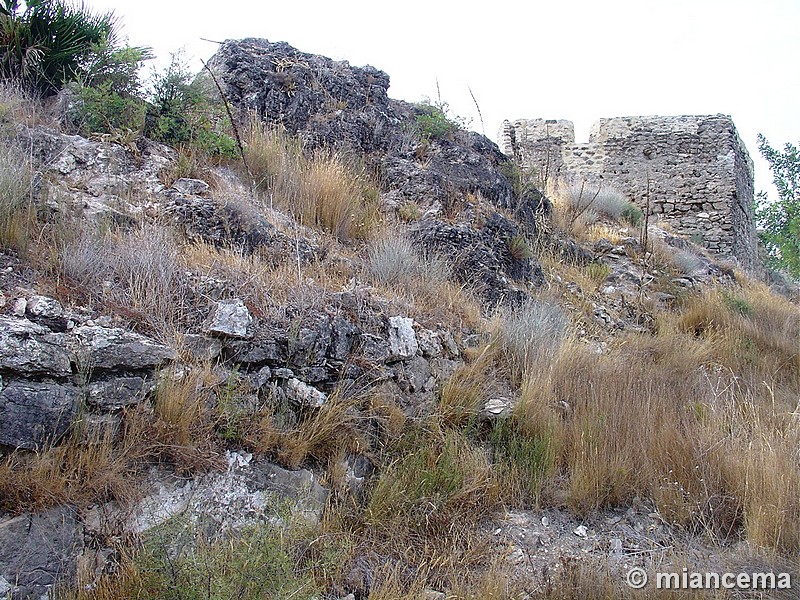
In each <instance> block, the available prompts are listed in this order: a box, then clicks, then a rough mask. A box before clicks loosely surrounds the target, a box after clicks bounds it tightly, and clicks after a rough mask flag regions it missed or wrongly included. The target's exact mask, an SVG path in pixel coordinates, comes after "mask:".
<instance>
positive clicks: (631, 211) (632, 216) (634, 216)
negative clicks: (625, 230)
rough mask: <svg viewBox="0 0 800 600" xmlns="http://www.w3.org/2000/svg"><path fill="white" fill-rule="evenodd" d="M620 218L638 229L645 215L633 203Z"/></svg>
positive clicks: (623, 210)
mask: <svg viewBox="0 0 800 600" xmlns="http://www.w3.org/2000/svg"><path fill="white" fill-rule="evenodd" d="M620 217H621V218H622V220H623V221H625V222H626V223H628V224H630V225H633V226H634V227H636V226H637V225H639V224H641V222H642V217H644V213H643V212H642V209H641V208H639V207H638V206H636V205H635V204H633V203H630V204H628V205H627V206H626V207H624V208H623V209H622V212H621V213H620Z"/></svg>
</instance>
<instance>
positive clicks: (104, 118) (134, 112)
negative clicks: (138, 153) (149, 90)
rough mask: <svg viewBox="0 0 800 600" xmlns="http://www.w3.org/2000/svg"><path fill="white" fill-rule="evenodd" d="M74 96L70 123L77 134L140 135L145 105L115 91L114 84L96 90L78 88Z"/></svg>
mask: <svg viewBox="0 0 800 600" xmlns="http://www.w3.org/2000/svg"><path fill="white" fill-rule="evenodd" d="M75 92H76V101H75V103H74V104H73V106H72V107H71V111H70V114H69V120H70V122H71V124H72V126H73V127H74V128H75V130H76V131H79V132H80V133H82V134H84V135H88V134H91V133H113V132H115V131H121V130H129V131H136V132H140V131H141V130H142V127H144V112H145V104H144V102H142V100H141V99H139V98H135V97H132V96H124V95H122V94H120V93H119V92H117V91H115V90H114V89H113V84H112V83H111V82H105V83H102V84H100V85H99V86H96V87H95V86H80V85H76V86H75Z"/></svg>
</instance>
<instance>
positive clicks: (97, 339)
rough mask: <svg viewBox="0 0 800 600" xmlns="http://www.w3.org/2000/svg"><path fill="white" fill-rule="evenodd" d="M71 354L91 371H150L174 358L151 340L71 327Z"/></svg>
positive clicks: (96, 328)
mask: <svg viewBox="0 0 800 600" xmlns="http://www.w3.org/2000/svg"><path fill="white" fill-rule="evenodd" d="M73 352H74V353H75V356H76V357H77V362H78V363H79V364H80V365H83V366H84V368H86V369H89V370H91V371H113V370H127V371H140V370H152V369H155V368H156V367H159V366H160V365H162V364H164V363H165V362H168V361H171V360H175V359H176V358H177V354H176V352H175V350H173V349H172V348H169V347H168V346H165V345H164V344H160V343H159V342H156V341H155V340H153V339H151V338H148V337H145V336H143V335H140V334H138V333H133V332H131V331H125V330H124V329H119V328H116V327H114V328H107V327H99V326H96V325H92V326H89V325H84V326H82V327H77V328H75V341H74V345H73Z"/></svg>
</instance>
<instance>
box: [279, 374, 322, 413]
mask: <svg viewBox="0 0 800 600" xmlns="http://www.w3.org/2000/svg"><path fill="white" fill-rule="evenodd" d="M284 391H285V392H286V398H287V399H288V400H289V401H290V402H294V403H295V404H298V405H300V406H307V407H309V408H319V407H321V406H323V405H324V404H325V403H326V402H327V401H328V395H327V394H325V393H324V392H321V391H320V390H318V389H317V388H315V387H312V386H310V385H308V384H307V383H304V382H302V381H300V380H299V379H297V378H294V377H293V378H291V379H288V380H287V381H286V385H285V387H284Z"/></svg>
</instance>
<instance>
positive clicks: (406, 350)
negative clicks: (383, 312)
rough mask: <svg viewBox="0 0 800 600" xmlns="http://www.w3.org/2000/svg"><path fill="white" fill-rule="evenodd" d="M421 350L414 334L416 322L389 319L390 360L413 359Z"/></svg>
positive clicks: (398, 317) (402, 318)
mask: <svg viewBox="0 0 800 600" xmlns="http://www.w3.org/2000/svg"><path fill="white" fill-rule="evenodd" d="M417 350H419V344H418V343H417V334H416V333H414V320H413V319H410V318H408V317H400V316H395V317H389V357H388V360H402V359H407V358H411V357H412V356H414V355H415V354H416V353H417Z"/></svg>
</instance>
